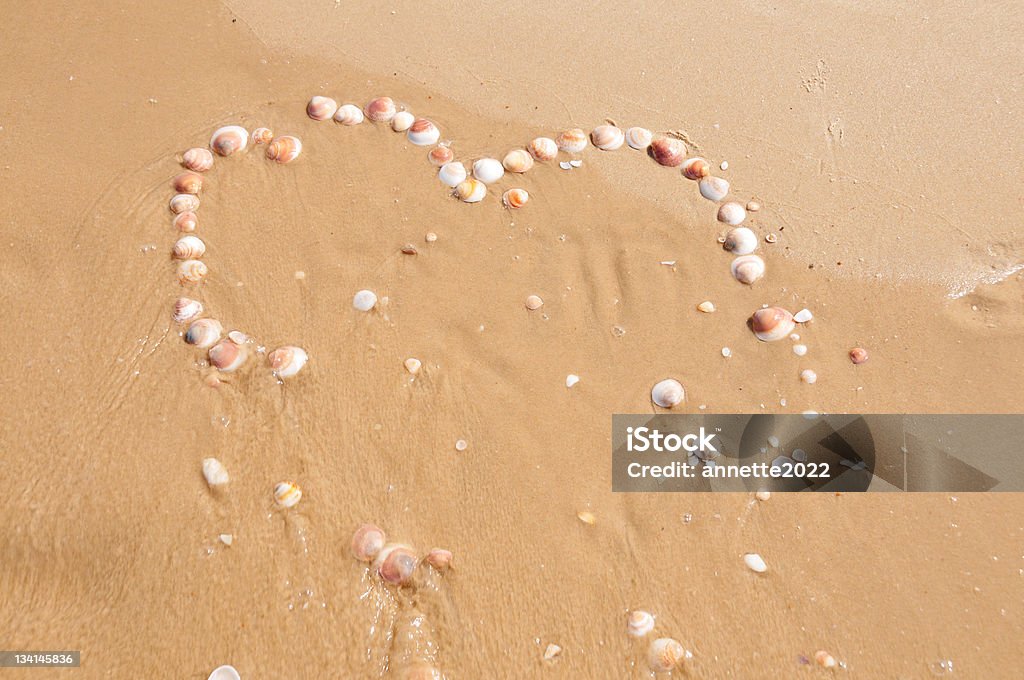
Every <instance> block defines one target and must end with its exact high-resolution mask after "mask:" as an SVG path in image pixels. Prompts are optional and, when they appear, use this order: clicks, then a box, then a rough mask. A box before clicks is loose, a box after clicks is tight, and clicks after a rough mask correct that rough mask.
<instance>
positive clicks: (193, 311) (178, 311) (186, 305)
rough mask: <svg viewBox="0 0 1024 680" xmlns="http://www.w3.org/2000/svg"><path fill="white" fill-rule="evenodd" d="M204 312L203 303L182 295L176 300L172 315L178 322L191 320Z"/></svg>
mask: <svg viewBox="0 0 1024 680" xmlns="http://www.w3.org/2000/svg"><path fill="white" fill-rule="evenodd" d="M202 313H203V303H202V302H200V301H199V300H193V299H192V298H187V297H180V298H178V299H177V300H175V301H174V312H173V314H172V316H173V317H174V320H175V321H177V322H178V323H184V322H186V321H191V320H192V319H194V318H196V317H197V316H199V315H200V314H202Z"/></svg>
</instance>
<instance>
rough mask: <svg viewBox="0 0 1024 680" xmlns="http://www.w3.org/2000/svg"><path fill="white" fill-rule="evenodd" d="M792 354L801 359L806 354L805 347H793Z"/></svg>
mask: <svg viewBox="0 0 1024 680" xmlns="http://www.w3.org/2000/svg"><path fill="white" fill-rule="evenodd" d="M793 354H795V355H797V356H798V357H802V356H804V355H806V354H807V345H793Z"/></svg>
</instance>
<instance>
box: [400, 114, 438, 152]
mask: <svg viewBox="0 0 1024 680" xmlns="http://www.w3.org/2000/svg"><path fill="white" fill-rule="evenodd" d="M405 136H406V138H408V140H409V141H410V142H412V143H413V144H415V145H416V146H431V145H433V144H437V140H438V139H440V138H441V131H440V130H439V129H437V126H436V125H434V124H433V123H432V122H431V121H429V120H427V119H426V118H417V119H416V120H415V121H413V124H412V125H410V126H409V131H408V132H407V133H406V135H405Z"/></svg>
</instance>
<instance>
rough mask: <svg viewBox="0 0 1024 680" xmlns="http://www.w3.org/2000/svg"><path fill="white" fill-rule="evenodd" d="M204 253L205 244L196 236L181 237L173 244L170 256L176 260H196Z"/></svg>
mask: <svg viewBox="0 0 1024 680" xmlns="http://www.w3.org/2000/svg"><path fill="white" fill-rule="evenodd" d="M205 252H206V244H205V243H203V241H202V239H200V238H199V237H198V236H192V235H191V234H189V235H188V236H182V237H181V238H179V239H178V240H177V241H176V242H175V243H174V249H173V250H172V251H171V254H173V255H174V257H175V259H178V260H198V259H199V258H201V257H202V256H203V254H204V253H205Z"/></svg>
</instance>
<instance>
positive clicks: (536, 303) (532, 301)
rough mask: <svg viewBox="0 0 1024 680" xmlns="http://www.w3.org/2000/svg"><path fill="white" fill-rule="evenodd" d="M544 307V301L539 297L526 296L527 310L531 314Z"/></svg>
mask: <svg viewBox="0 0 1024 680" xmlns="http://www.w3.org/2000/svg"><path fill="white" fill-rule="evenodd" d="M543 306H544V300H543V299H541V297H540V296H539V295H527V296H526V308H527V309H529V310H530V311H531V312H533V311H536V310H538V309H540V308H541V307H543Z"/></svg>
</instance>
